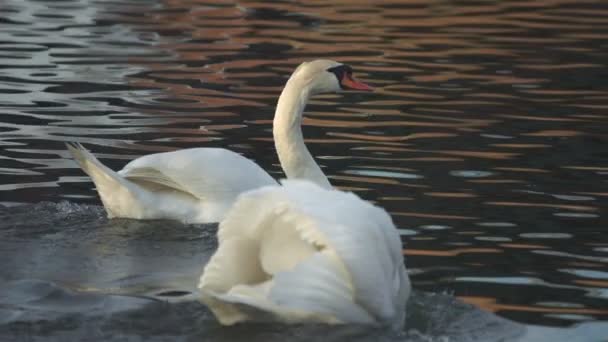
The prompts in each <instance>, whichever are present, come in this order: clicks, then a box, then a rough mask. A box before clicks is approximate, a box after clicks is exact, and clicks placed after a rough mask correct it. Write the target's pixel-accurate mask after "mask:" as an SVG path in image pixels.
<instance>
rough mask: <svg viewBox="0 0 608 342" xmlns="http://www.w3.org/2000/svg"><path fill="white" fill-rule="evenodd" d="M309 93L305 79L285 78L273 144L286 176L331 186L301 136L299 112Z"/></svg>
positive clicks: (275, 122)
mask: <svg viewBox="0 0 608 342" xmlns="http://www.w3.org/2000/svg"><path fill="white" fill-rule="evenodd" d="M309 96H310V86H309V84H308V82H306V81H305V80H301V79H299V78H298V77H297V75H293V76H292V77H291V78H290V79H289V80H288V81H287V84H286V85H285V88H283V92H282V93H281V96H280V97H279V102H278V103H277V109H276V112H275V114H274V122H273V130H272V131H273V135H274V144H275V147H276V149H277V154H278V155H279V161H280V162H281V167H282V168H283V171H284V172H285V175H286V176H287V178H290V179H293V178H299V179H306V180H309V181H312V182H314V183H316V184H318V185H320V186H322V187H325V188H331V184H330V183H329V180H328V179H327V177H326V176H325V174H324V173H323V171H321V168H320V167H319V165H317V163H316V162H315V160H314V158H313V157H312V155H311V154H310V152H309V151H308V149H307V148H306V145H305V144H304V137H303V136H302V126H301V124H302V112H303V111H304V107H306V103H307V102H308V98H309Z"/></svg>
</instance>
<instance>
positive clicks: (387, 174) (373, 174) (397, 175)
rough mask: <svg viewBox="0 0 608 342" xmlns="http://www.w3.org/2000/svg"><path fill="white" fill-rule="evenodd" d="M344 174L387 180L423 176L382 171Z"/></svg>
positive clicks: (353, 171) (352, 171)
mask: <svg viewBox="0 0 608 342" xmlns="http://www.w3.org/2000/svg"><path fill="white" fill-rule="evenodd" d="M344 173H346V174H349V175H358V176H371V177H387V178H402V179H420V178H423V176H422V175H417V174H414V173H404V172H395V171H382V170H346V171H344Z"/></svg>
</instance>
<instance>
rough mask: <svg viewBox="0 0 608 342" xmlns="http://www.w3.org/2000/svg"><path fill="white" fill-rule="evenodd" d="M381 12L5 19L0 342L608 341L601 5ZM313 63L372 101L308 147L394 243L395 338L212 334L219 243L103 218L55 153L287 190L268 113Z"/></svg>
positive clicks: (605, 73) (65, 3) (167, 10)
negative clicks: (238, 177) (235, 161)
mask: <svg viewBox="0 0 608 342" xmlns="http://www.w3.org/2000/svg"><path fill="white" fill-rule="evenodd" d="M374 3H375V4H370V3H369V2H368V1H331V2H328V1H301V2H296V1H280V2H279V1H276V2H270V1H268V2H263V1H239V2H234V1H215V2H212V1H209V2H206V1H199V0H183V1H180V0H156V1H154V0H150V1H144V0H125V1H119V0H114V1H112V0H108V1H105V0H61V1H51V0H46V1H45V0H37V1H34V0H2V1H1V2H0V204H2V205H3V206H2V207H0V282H2V283H4V285H1V287H2V289H1V290H0V291H2V292H0V339H2V340H27V341H30V340H39V339H45V338H50V337H54V338H55V339H57V340H62V341H63V340H86V339H87V338H90V339H94V340H109V339H112V338H115V337H117V336H118V335H120V336H124V337H125V338H128V337H130V338H132V339H135V340H146V341H150V340H164V339H167V340H179V339H181V340H201V339H203V340H205V338H207V339H208V340H213V341H233V340H247V341H257V340H259V341H267V340H277V341H279V340H280V341H282V340H286V339H287V340H302V341H309V340H316V339H317V340H318V339H332V338H333V339H335V340H345V341H346V340H349V341H350V340H370V341H376V340H387V341H393V340H399V339H406V340H420V341H435V340H438V341H443V340H445V339H444V338H446V339H449V340H450V341H452V340H455V341H464V340H471V341H490V340H512V339H513V340H516V339H518V338H520V339H524V340H526V339H527V340H530V341H534V340H538V341H540V340H547V339H552V340H554V341H557V340H560V338H563V339H564V340H567V341H569V342H570V341H574V340H577V339H578V340H580V341H602V340H604V341H606V340H608V339H606V336H608V227H607V223H608V220H607V215H608V212H607V210H606V208H607V204H608V147H607V146H608V145H607V143H608V68H607V61H608V3H607V2H605V1H601V0H591V1H575V0H529V1H515V0H512V1H498V0H487V1H460V0H403V1H396V0H395V1H381V2H380V1H378V2H374ZM316 58H330V59H334V60H337V61H340V62H344V63H349V64H350V65H352V67H353V69H354V70H355V74H356V75H357V76H358V77H359V78H360V79H362V80H364V81H365V82H367V83H369V84H371V85H373V86H374V87H375V88H376V90H375V91H374V92H373V93H344V94H336V95H324V96H319V97H316V98H314V100H313V101H312V102H311V104H310V105H309V106H308V107H307V112H306V118H305V120H304V125H305V126H304V128H303V129H304V135H305V137H306V141H307V144H308V146H309V149H310V150H311V153H312V154H313V155H314V156H316V158H317V161H318V163H319V164H321V165H322V167H323V169H324V171H325V173H326V174H328V176H329V178H330V180H331V181H332V183H333V184H334V185H336V186H338V187H340V188H342V189H346V190H351V191H354V192H356V193H357V194H359V195H360V196H361V197H363V198H365V199H367V200H371V201H375V202H376V203H378V204H379V205H381V206H383V207H384V208H386V209H387V210H388V211H389V212H390V213H391V215H392V217H393V220H394V221H395V224H396V226H397V227H398V228H399V229H400V232H401V236H402V241H403V243H404V255H405V258H406V266H407V268H408V270H409V272H410V277H411V279H412V282H413V286H414V288H415V289H416V292H415V293H414V296H413V297H414V298H413V299H412V303H411V304H410V305H409V307H408V310H409V312H408V326H407V327H406V332H404V334H402V335H395V336H394V335H387V333H386V332H382V331H373V330H372V331H369V330H360V329H357V328H355V327H342V328H327V327H323V326H305V327H302V326H301V327H291V328H287V327H282V326H275V325H244V326H240V327H236V328H223V327H221V326H219V325H218V324H217V323H215V320H214V319H213V317H212V316H211V314H210V313H209V312H208V311H206V309H205V308H204V307H203V306H202V305H201V304H199V303H198V302H196V301H194V299H195V298H196V288H195V286H196V281H197V279H198V276H199V275H200V272H201V270H202V267H203V266H204V264H205V262H206V260H208V258H209V256H210V254H211V253H212V252H213V250H214V248H215V241H214V239H215V235H214V234H215V229H216V228H215V226H197V225H194V226H183V225H180V224H177V223H175V222H169V221H160V222H138V221H131V220H111V221H109V220H107V219H106V218H105V215H104V212H103V209H102V208H101V207H100V201H99V199H98V197H97V194H96V192H95V190H94V188H93V185H92V183H91V182H90V181H89V178H88V177H86V176H85V174H84V173H83V172H82V171H81V170H80V169H79V168H78V167H77V165H76V164H75V163H74V162H73V161H72V160H71V159H70V156H69V154H68V152H67V150H66V148H65V145H64V142H65V141H78V142H81V143H83V144H84V145H85V146H86V147H88V148H89V149H90V150H91V151H92V152H93V153H95V154H96V155H97V156H98V157H99V158H100V159H101V160H102V161H103V162H104V163H106V165H108V166H110V167H112V168H114V169H119V168H121V167H122V166H123V165H124V164H126V163H127V161H128V160H130V159H132V158H134V157H137V156H141V155H143V154H147V153H153V152H160V151H171V150H175V149H179V148H187V147H199V146H205V147H224V148H229V149H231V150H233V151H237V152H239V153H242V154H243V155H245V156H247V157H249V158H251V159H253V160H254V161H256V162H257V163H258V164H259V165H261V166H262V167H263V168H264V169H265V170H268V171H270V172H271V174H272V175H274V176H275V177H277V178H281V177H283V174H282V171H281V169H280V166H279V165H278V158H277V157H276V155H275V152H274V145H273V143H272V131H271V129H272V127H271V124H272V116H273V113H274V105H275V103H276V99H277V98H278V95H279V94H280V91H281V89H282V86H283V84H284V82H285V81H286V79H287V77H288V76H289V74H290V73H291V71H292V70H293V69H294V68H295V67H296V66H297V65H298V64H299V63H300V62H302V61H306V60H311V59H316ZM470 304H473V305H474V306H471V305H470ZM489 312H492V313H494V314H496V315H494V314H490V313H489Z"/></svg>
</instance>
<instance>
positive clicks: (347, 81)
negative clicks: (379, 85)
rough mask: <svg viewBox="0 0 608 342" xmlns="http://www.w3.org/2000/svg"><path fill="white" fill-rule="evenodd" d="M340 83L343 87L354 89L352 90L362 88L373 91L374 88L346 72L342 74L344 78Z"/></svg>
mask: <svg viewBox="0 0 608 342" xmlns="http://www.w3.org/2000/svg"><path fill="white" fill-rule="evenodd" d="M340 85H341V86H342V88H343V89H347V90H348V89H352V90H362V91H372V90H374V88H372V87H370V86H368V85H367V84H365V83H363V82H360V81H357V79H356V78H354V77H352V76H350V75H348V74H347V73H344V76H342V80H341V81H340Z"/></svg>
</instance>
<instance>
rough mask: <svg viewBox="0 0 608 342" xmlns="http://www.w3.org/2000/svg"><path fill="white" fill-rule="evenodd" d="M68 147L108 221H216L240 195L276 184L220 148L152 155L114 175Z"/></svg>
mask: <svg viewBox="0 0 608 342" xmlns="http://www.w3.org/2000/svg"><path fill="white" fill-rule="evenodd" d="M68 147H69V149H70V152H71V153H72V155H73V156H74V159H75V160H76V161H77V162H78V163H79V165H80V167H81V168H82V169H83V170H84V171H85V172H86V173H87V174H88V175H89V176H90V177H91V179H92V180H93V182H94V183H95V185H96V187H97V192H98V193H99V195H100V197H101V200H102V202H103V204H104V207H105V208H106V211H107V212H108V216H109V217H128V218H136V219H174V220H178V221H182V222H186V223H195V222H196V223H205V222H218V221H220V220H221V219H222V218H223V217H224V215H225V213H226V212H227V211H228V209H229V208H230V206H231V205H232V204H233V203H234V201H235V199H236V197H237V196H238V195H239V194H240V193H242V192H244V191H248V190H251V189H255V188H259V187H261V186H265V185H270V184H277V183H276V181H275V180H274V179H273V178H272V177H271V176H270V175H269V174H268V173H266V171H264V170H263V169H262V168H261V167H259V166H258V165H257V164H256V163H254V162H253V161H251V160H249V159H247V158H245V157H243V156H241V155H239V154H237V153H234V152H232V151H229V150H225V149H220V148H194V149H185V150H179V151H174V152H165V153H156V154H151V155H147V156H143V157H140V158H137V159H135V160H133V161H131V162H130V163H128V164H127V165H126V166H125V167H124V168H123V169H122V170H120V171H118V172H114V171H112V170H110V169H109V168H107V167H106V166H104V165H103V164H102V163H101V162H99V161H98V160H97V159H96V158H95V157H94V156H93V155H92V154H91V153H89V152H88V151H87V150H86V149H85V148H84V147H82V146H81V145H79V144H73V145H68ZM245 175H246V176H245Z"/></svg>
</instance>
